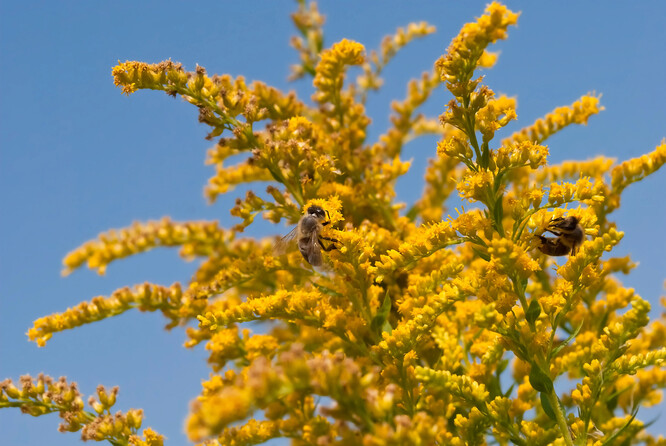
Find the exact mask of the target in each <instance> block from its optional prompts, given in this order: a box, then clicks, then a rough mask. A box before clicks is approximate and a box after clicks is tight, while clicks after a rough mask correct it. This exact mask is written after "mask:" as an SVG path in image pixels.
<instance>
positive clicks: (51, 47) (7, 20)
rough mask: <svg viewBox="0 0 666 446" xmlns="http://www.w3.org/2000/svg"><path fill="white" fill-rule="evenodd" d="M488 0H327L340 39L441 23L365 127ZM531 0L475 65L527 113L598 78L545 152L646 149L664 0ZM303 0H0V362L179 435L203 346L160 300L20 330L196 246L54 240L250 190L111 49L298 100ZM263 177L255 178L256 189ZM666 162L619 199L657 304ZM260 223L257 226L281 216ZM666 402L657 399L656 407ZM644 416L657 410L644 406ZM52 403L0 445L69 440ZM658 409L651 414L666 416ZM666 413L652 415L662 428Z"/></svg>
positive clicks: (664, 245)
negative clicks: (157, 308) (223, 178)
mask: <svg viewBox="0 0 666 446" xmlns="http://www.w3.org/2000/svg"><path fill="white" fill-rule="evenodd" d="M485 3H486V2H485V1H465V2H461V1H455V2H454V1H418V2H407V1H397V0H382V1H378V0H375V1H366V2H357V1H351V0H337V1H335V2H334V1H323V2H322V3H321V4H320V10H321V11H322V13H324V14H325V15H326V17H327V22H326V25H325V39H326V40H325V43H326V46H330V45H331V44H332V43H334V42H336V41H339V40H341V39H342V38H344V37H346V38H350V39H354V40H357V41H359V42H361V43H363V44H364V45H365V46H366V48H367V49H373V48H377V47H378V46H379V43H380V41H381V39H382V37H383V36H385V35H387V34H390V33H393V32H394V31H395V29H396V28H397V27H398V26H404V25H406V24H407V23H408V22H410V21H421V20H426V21H428V22H429V23H431V24H433V25H435V26H436V27H437V33H436V34H435V35H431V36H429V37H427V38H425V39H422V40H418V41H416V42H414V43H412V44H411V45H409V46H408V47H407V48H406V49H405V50H403V51H402V52H401V53H399V55H398V56H397V57H396V58H395V60H394V61H393V62H392V63H391V64H390V65H389V66H388V68H387V69H386V70H385V88H384V90H383V92H381V93H379V94H374V95H371V96H370V99H369V101H368V111H369V114H370V116H371V117H372V118H373V124H372V129H371V133H370V137H369V141H374V140H375V138H376V137H377V135H379V134H381V133H382V132H383V131H384V130H385V129H386V127H387V124H388V116H389V104H390V101H391V100H392V99H394V98H403V97H404V96H405V92H406V83H407V81H408V80H409V79H410V78H414V77H418V76H420V74H421V73H422V72H423V71H427V70H430V69H431V67H432V64H433V62H434V61H435V60H436V59H437V58H438V57H439V56H440V55H441V54H442V53H443V52H444V51H445V49H446V47H447V46H448V44H449V42H450V41H451V39H452V38H453V37H454V36H455V35H456V33H457V32H458V30H459V29H460V27H461V26H462V25H463V24H464V23H466V22H468V21H471V20H473V19H474V17H477V16H479V15H480V14H481V13H482V11H483V9H484V6H485ZM507 5H508V6H509V7H510V8H511V9H513V10H514V11H522V16H521V17H520V19H519V22H518V27H517V28H516V27H514V28H510V30H509V39H508V40H507V41H504V42H501V43H500V44H498V45H496V46H495V47H494V48H491V49H494V50H501V55H500V58H499V62H498V64H497V65H496V67H495V68H494V69H492V70H490V71H488V72H487V77H486V83H487V84H488V85H489V86H490V87H491V88H492V89H493V90H494V91H495V92H498V93H505V94H508V95H511V96H517V98H518V123H517V124H515V125H513V126H511V127H510V128H509V129H508V130H507V132H505V133H502V134H498V137H499V138H501V137H503V136H506V135H507V134H508V133H509V132H511V131H514V130H516V129H518V128H520V127H523V126H526V125H529V124H531V123H532V122H533V121H534V120H535V119H536V118H538V117H541V116H543V115H544V114H545V113H547V112H549V111H551V110H552V109H554V108H555V107H557V106H560V105H567V104H570V103H572V102H573V101H575V100H576V99H578V98H579V97H580V96H581V95H583V94H585V93H588V92H593V91H595V92H597V93H602V94H603V97H602V104H603V105H604V106H605V107H606V110H605V111H604V112H602V113H601V114H600V115H597V116H593V117H592V118H591V119H590V123H589V125H588V126H587V127H572V128H569V129H567V130H565V131H564V132H562V133H561V134H558V135H557V136H555V137H553V138H552V139H550V140H549V141H548V145H549V147H550V153H551V156H550V161H551V162H559V161H562V160H566V159H588V158H591V157H594V156H596V155H600V154H603V155H606V156H609V157H616V158H618V159H621V160H624V159H628V158H631V157H636V156H639V155H641V154H643V153H647V152H650V151H652V150H653V149H654V148H655V146H657V145H658V144H659V142H660V141H661V139H662V138H663V137H665V136H666V125H664V124H665V123H666V87H665V82H666V49H665V44H666V27H665V26H664V17H666V2H661V1H643V2H629V1H622V2H620V1H616V2H603V3H600V2H577V1H560V2H530V1H527V0H524V1H515V0H508V1H507ZM293 10H295V2H292V1H286V0H270V1H269V0H263V1H244V2H240V1H216V2H212V1H198V2H185V1H181V2H175V1H144V2H136V1H131V2H130V1H115V2H90V1H62V2H52V1H48V2H47V1H26V2H20V1H14V2H9V1H5V0H2V1H1V2H0V60H1V61H2V68H1V69H0V85H2V92H1V93H0V149H1V152H0V200H1V201H0V380H1V379H4V378H6V377H11V378H13V379H18V377H19V376H20V375H22V374H26V373H30V374H32V375H36V374H38V373H39V372H45V373H47V374H49V375H52V376H54V377H58V376H61V375H65V376H67V377H68V378H69V379H71V380H74V381H77V382H78V383H79V386H80V389H81V391H82V392H83V393H84V394H86V395H89V394H91V393H93V392H94V390H95V387H96V386H97V385H98V384H104V385H106V386H108V387H111V386H114V385H119V386H120V394H119V398H118V404H117V405H116V409H119V410H123V411H126V410H127V409H129V408H139V407H140V408H143V409H144V411H145V418H144V427H146V426H151V427H153V428H154V429H156V430H157V431H158V432H160V433H161V434H164V435H166V436H167V437H168V440H167V444H170V445H180V444H186V438H185V436H184V434H183V433H182V432H183V422H184V419H185V417H186V415H187V412H188V405H189V402H190V401H191V400H192V399H193V398H194V397H195V396H196V395H197V394H198V393H199V391H200V388H201V385H200V382H201V380H202V379H206V378H207V377H208V373H209V369H208V368H207V367H206V365H205V360H206V354H205V351H204V350H203V348H199V349H198V350H195V351H192V350H185V349H184V348H182V346H181V345H182V343H183V341H184V339H185V336H184V333H183V331H182V329H174V330H173V331H171V332H165V331H164V330H163V326H164V325H165V320H164V318H163V317H162V316H161V315H160V314H157V313H139V312H130V313H126V314H124V315H122V316H119V317H116V318H112V319H108V320H105V321H102V322H98V323H95V324H91V325H88V326H84V327H80V328H78V329H76V330H71V331H67V332H64V333H58V334H55V335H54V337H53V339H52V340H51V341H50V342H49V343H48V344H47V346H46V347H44V348H38V347H37V346H36V345H35V344H34V343H31V342H28V340H27V337H26V335H25V332H26V331H27V329H28V328H29V327H30V326H31V324H32V321H33V320H35V319H36V318H38V317H41V316H44V315H47V314H51V313H53V312H59V311H63V310H65V309H66V308H68V307H71V306H73V305H76V304H78V303H79V302H81V301H84V300H89V299H91V298H92V297H94V296H97V295H109V294H110V293H111V292H112V291H114V290H115V289H117V288H120V287H122V286H125V285H134V284H137V283H142V282H144V281H149V282H152V283H157V284H164V285H169V284H171V283H173V282H175V281H182V282H185V281H187V279H188V278H189V277H190V274H191V273H192V272H193V270H194V267H195V265H194V264H185V263H183V262H182V261H181V260H180V259H179V258H178V256H177V252H176V251H175V250H166V249H160V250H155V251H152V252H149V253H147V254H142V255H140V256H136V257H133V258H130V259H127V260H123V261H119V262H117V263H113V264H111V265H110V267H109V268H108V271H107V274H106V276H104V277H100V276H98V275H97V274H96V273H94V272H92V271H90V270H87V269H86V270H81V271H77V272H76V273H74V274H72V275H71V276H69V277H67V278H62V277H61V276H60V270H61V260H62V258H63V257H64V255H65V254H66V253H67V252H69V251H70V250H72V249H74V248H75V247H77V246H79V245H80V244H81V243H83V242H85V241H87V240H89V239H92V238H94V237H95V236H97V234H98V233H100V232H103V231H106V230H108V229H110V228H119V227H124V226H128V225H130V224H131V223H132V222H133V221H147V220H154V219H159V218H161V217H163V216H166V215H168V216H171V217H172V219H174V220H177V221H184V220H220V221H221V223H222V225H223V226H226V227H229V226H231V225H233V224H234V223H235V221H234V220H233V219H232V218H231V217H230V216H229V209H230V207H231V206H232V204H233V201H234V199H235V198H236V197H237V196H243V195H244V191H243V190H236V191H234V192H232V193H230V194H228V196H225V197H221V198H220V199H219V200H218V202H217V203H216V204H215V205H213V206H208V205H207V204H206V201H205V199H204V197H203V193H202V189H203V186H204V185H205V183H206V181H207V179H208V178H209V177H210V176H212V175H213V173H214V169H213V168H212V167H210V166H205V165H204V163H203V161H204V157H205V151H206V149H207V148H209V147H210V146H211V142H209V141H206V140H204V136H205V135H206V133H207V131H208V127H207V126H205V125H202V124H199V123H198V122H197V109H196V108H195V107H193V106H192V105H190V104H187V103H185V102H183V101H182V100H180V99H176V100H174V99H172V98H169V97H167V96H166V95H165V94H163V93H161V92H152V91H139V92H137V93H136V94H134V95H132V96H130V97H129V98H128V97H125V96H123V95H121V94H120V90H119V89H117V88H116V87H114V85H113V81H112V77H111V67H112V66H113V65H115V64H116V62H117V61H118V60H119V59H120V60H122V61H124V60H140V61H145V62H159V61H161V60H164V59H168V58H171V59H173V60H175V61H179V62H182V63H183V64H184V65H185V67H186V68H187V69H194V67H195V64H197V63H198V64H200V65H202V66H204V67H206V68H207V70H208V72H209V73H210V74H213V73H220V74H222V73H230V74H232V75H244V76H245V77H246V79H248V80H255V79H257V80H262V81H265V82H266V83H268V84H270V85H273V86H276V87H278V88H280V89H295V90H296V91H297V92H298V95H299V97H300V98H301V99H304V100H309V96H310V94H311V92H312V89H311V81H310V80H308V81H299V82H296V83H293V84H290V83H288V82H287V80H286V79H287V76H288V74H289V65H290V64H293V63H296V62H297V54H296V53H295V52H294V51H293V50H292V49H291V48H290V47H289V38H290V36H292V35H293V34H294V33H295V32H294V29H293V26H292V24H291V21H290V19H289V14H290V13H291V12H292V11H293ZM449 99H450V97H449V96H448V94H447V93H446V92H445V91H444V88H443V87H442V89H441V91H440V93H439V94H438V95H436V96H435V97H433V98H432V100H431V101H430V103H429V104H428V106H427V107H426V108H425V109H424V110H425V111H426V112H427V113H428V114H430V115H431V116H437V115H439V114H440V113H441V112H442V111H443V110H444V106H445V104H446V102H448V101H449ZM434 153H435V145H434V140H432V139H424V140H418V141H414V142H412V143H410V144H409V145H408V146H407V147H406V149H405V152H404V158H407V159H409V158H413V159H414V163H413V168H412V171H411V173H410V174H409V176H408V178H407V179H402V180H401V181H400V183H399V199H400V200H401V201H405V202H408V203H410V202H413V201H414V200H415V199H416V197H417V196H419V194H420V192H421V189H422V182H421V178H422V175H423V170H424V168H425V165H426V159H427V158H428V157H431V156H433V155H434ZM261 189H263V186H262V187H261ZM665 193H666V169H665V170H662V171H660V172H658V173H656V174H654V175H653V176H652V177H650V178H648V179H647V180H646V181H644V182H641V183H638V184H635V185H632V186H630V187H629V188H628V190H627V191H626V192H625V193H624V195H623V204H622V207H621V208H620V210H619V211H617V212H616V213H615V214H614V215H613V217H614V218H615V220H616V221H617V223H618V227H619V229H620V230H623V231H625V238H624V240H623V241H622V242H621V243H620V245H619V246H618V248H617V249H616V250H615V251H614V255H625V254H627V253H631V254H632V257H633V259H634V260H635V261H638V262H640V266H639V267H638V268H637V269H636V270H634V272H633V273H632V274H631V275H630V276H628V277H625V278H622V280H624V282H625V284H627V285H628V286H631V287H634V288H636V290H637V292H638V293H639V294H640V295H641V296H643V297H644V298H647V299H648V300H650V302H652V303H653V314H654V315H656V314H657V311H658V310H659V309H658V308H656V307H657V305H656V304H657V302H658V299H659V296H660V295H663V294H664V291H663V281H664V278H665V277H666V267H665V266H666V261H665V260H664V259H665V257H664V256H665V251H666V237H665V235H664V223H665V222H666V206H664V194H665ZM287 230H288V229H285V228H284V227H281V226H280V227H271V226H269V225H260V227H259V228H258V229H252V228H251V229H250V230H249V231H248V232H249V233H250V234H252V235H269V234H270V235H273V234H279V233H284V232H286V231H287ZM664 408H666V406H665V405H664V404H663V403H662V404H661V405H660V406H659V407H657V408H656V409H655V410H652V411H651V412H650V414H651V415H650V417H653V416H656V415H658V414H659V413H661V412H663V411H664ZM640 418H641V419H643V420H647V419H648V416H646V415H644V416H641V417H640ZM58 423H59V419H58V417H57V415H50V416H45V417H41V418H32V417H29V416H27V415H21V414H20V413H19V412H18V411H16V410H2V411H0V443H2V444H3V445H6V446H14V445H37V444H49V445H54V446H57V445H70V444H77V443H79V442H80V440H79V434H78V433H75V434H61V433H58V432H57V430H56V429H57V425H58ZM660 424H661V426H660ZM664 426H666V419H665V418H664V416H662V418H661V419H660V421H658V422H657V423H656V424H655V425H654V426H652V428H651V429H650V430H651V431H652V432H664V431H666V428H664Z"/></svg>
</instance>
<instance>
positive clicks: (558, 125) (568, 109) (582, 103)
mask: <svg viewBox="0 0 666 446" xmlns="http://www.w3.org/2000/svg"><path fill="white" fill-rule="evenodd" d="M599 99H600V98H599V97H598V96H594V95H585V96H581V98H580V99H579V100H578V101H576V102H574V103H573V104H571V105H568V106H564V107H558V108H556V109H555V110H553V111H552V112H550V113H548V114H547V115H546V116H544V117H543V118H539V119H537V120H536V122H535V123H534V124H532V125H531V126H529V127H525V128H524V129H522V130H520V131H519V132H517V133H514V134H513V135H511V136H510V137H509V138H507V139H505V140H503V141H502V144H510V143H512V142H513V143H518V142H523V141H529V142H533V143H536V144H540V143H542V142H544V141H545V140H546V139H548V138H549V137H550V136H552V135H553V134H555V133H557V132H559V131H560V130H562V129H563V128H565V127H567V126H569V125H571V124H585V125H587V121H588V119H589V118H590V116H592V115H596V114H597V113H599V112H600V111H602V110H603V109H604V108H603V107H602V106H601V105H599Z"/></svg>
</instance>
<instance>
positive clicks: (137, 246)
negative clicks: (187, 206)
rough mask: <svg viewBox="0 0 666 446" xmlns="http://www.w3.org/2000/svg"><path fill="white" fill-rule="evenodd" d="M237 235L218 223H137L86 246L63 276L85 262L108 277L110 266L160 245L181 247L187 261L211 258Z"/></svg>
mask: <svg viewBox="0 0 666 446" xmlns="http://www.w3.org/2000/svg"><path fill="white" fill-rule="evenodd" d="M232 239H233V234H231V233H230V232H228V231H225V230H223V229H221V228H220V227H219V226H218V225H217V223H216V222H187V223H176V222H172V221H171V220H170V219H169V218H168V217H165V218H163V219H162V220H160V221H149V222H148V223H134V225H132V226H131V227H129V228H125V229H121V230H111V231H108V232H106V233H103V234H100V235H99V239H97V240H91V241H89V242H86V243H84V244H83V245H81V246H80V247H79V248H77V249H75V250H74V251H72V252H70V253H69V254H67V256H65V259H64V260H63V264H64V265H65V269H64V270H63V275H68V274H70V273H71V272H72V271H74V270H75V269H77V268H79V267H80V266H81V265H83V264H84V263H87V265H88V268H90V269H97V272H98V274H104V273H105V271H106V267H107V265H108V264H109V263H111V262H113V261H114V260H117V259H122V258H124V257H128V256H131V255H135V254H139V253H142V252H145V251H149V250H151V249H153V248H155V247H158V246H180V247H181V255H182V256H183V257H185V258H191V257H193V256H207V255H209V254H210V253H211V252H212V251H213V250H214V249H215V248H217V247H218V246H220V245H223V244H226V243H229V241H231V240H232Z"/></svg>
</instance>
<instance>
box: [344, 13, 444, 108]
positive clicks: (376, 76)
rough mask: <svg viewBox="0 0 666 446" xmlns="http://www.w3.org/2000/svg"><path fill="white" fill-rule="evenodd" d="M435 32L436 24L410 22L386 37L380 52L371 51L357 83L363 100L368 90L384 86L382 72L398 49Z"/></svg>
mask: <svg viewBox="0 0 666 446" xmlns="http://www.w3.org/2000/svg"><path fill="white" fill-rule="evenodd" d="M434 32H435V27H434V26H431V25H429V24H428V23H426V22H420V23H410V24H409V25H408V26H407V27H406V28H398V30H397V31H396V33H395V34H394V35H392V36H386V37H384V39H383V40H382V44H381V48H380V50H379V53H378V52H377V51H372V52H371V53H370V57H369V60H368V61H366V62H365V63H364V64H363V75H361V76H359V77H358V80H357V84H358V86H359V90H360V91H361V92H362V94H363V101H362V102H365V94H366V92H367V91H368V90H379V88H380V87H381V86H382V84H383V82H382V79H381V77H380V75H381V72H382V70H383V69H384V67H386V65H388V63H389V62H390V61H391V59H393V58H394V57H395V55H396V54H397V53H398V51H400V50H401V49H402V48H404V47H405V46H406V45H407V44H409V43H410V42H411V41H412V40H414V39H417V38H420V37H425V36H427V35H429V34H432V33H434ZM410 88H411V87H410Z"/></svg>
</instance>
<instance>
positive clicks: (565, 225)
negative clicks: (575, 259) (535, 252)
mask: <svg viewBox="0 0 666 446" xmlns="http://www.w3.org/2000/svg"><path fill="white" fill-rule="evenodd" d="M546 231H548V232H550V233H551V234H554V235H556V236H557V238H553V237H544V236H542V235H537V237H538V238H539V240H541V245H540V246H539V251H541V252H543V253H544V254H547V255H549V256H563V255H566V254H571V255H572V256H575V255H576V253H577V252H578V248H579V247H580V245H581V244H582V243H583V240H585V231H584V230H583V227H582V226H581V225H580V224H579V223H578V218H577V217H567V218H563V217H559V218H555V219H553V220H551V221H550V223H548V227H547V228H546Z"/></svg>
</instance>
